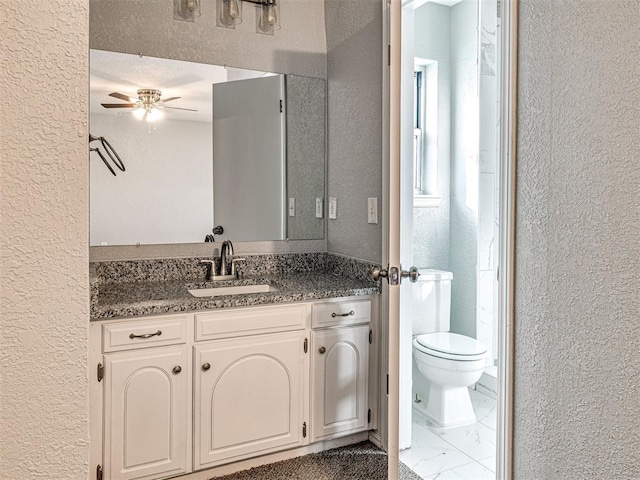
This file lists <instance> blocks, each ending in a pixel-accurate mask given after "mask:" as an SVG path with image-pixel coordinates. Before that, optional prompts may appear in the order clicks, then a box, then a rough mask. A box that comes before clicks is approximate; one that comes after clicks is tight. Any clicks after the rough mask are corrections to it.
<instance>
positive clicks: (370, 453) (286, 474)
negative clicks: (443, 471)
mask: <svg viewBox="0 0 640 480" xmlns="http://www.w3.org/2000/svg"><path fill="white" fill-rule="evenodd" d="M213 478H215V479H216V480H343V479H345V480H387V454H386V453H384V452H383V451H382V450H380V449H379V448H378V447H376V446H375V445H374V444H373V443H371V442H368V441H367V442H361V443H357V444H355V445H348V446H346V447H340V448H334V449H333V450H327V451H325V452H320V453H312V454H310V455H305V456H304V457H297V458H292V459H291V460H284V461H282V462H276V463H271V464H269V465H262V466H260V467H254V468H252V469H250V470H243V471H241V472H237V473H233V474H231V475H225V476H223V477H213ZM400 480H420V477H419V476H418V475H416V474H415V473H413V471H411V470H410V469H409V468H408V467H407V466H406V465H404V464H403V463H400Z"/></svg>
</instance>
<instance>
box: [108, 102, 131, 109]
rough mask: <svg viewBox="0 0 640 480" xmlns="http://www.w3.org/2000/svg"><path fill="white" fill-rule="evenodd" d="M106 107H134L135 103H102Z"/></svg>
mask: <svg viewBox="0 0 640 480" xmlns="http://www.w3.org/2000/svg"><path fill="white" fill-rule="evenodd" d="M100 105H102V106H103V107H104V108H133V107H135V106H136V105H135V103H101V104H100Z"/></svg>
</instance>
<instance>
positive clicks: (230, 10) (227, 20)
mask: <svg viewBox="0 0 640 480" xmlns="http://www.w3.org/2000/svg"><path fill="white" fill-rule="evenodd" d="M240 23H242V1H241V0H216V25H217V26H218V27H224V28H234V29H235V28H236V25H238V24H240Z"/></svg>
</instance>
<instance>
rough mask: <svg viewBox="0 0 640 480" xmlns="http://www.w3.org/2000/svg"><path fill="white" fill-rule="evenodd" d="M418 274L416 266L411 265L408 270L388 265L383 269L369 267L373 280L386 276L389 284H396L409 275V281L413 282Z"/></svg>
mask: <svg viewBox="0 0 640 480" xmlns="http://www.w3.org/2000/svg"><path fill="white" fill-rule="evenodd" d="M419 276H420V272H418V269H417V268H416V267H411V268H410V269H409V270H408V271H405V270H402V269H401V268H398V267H389V268H388V269H386V270H384V269H382V268H380V267H373V268H372V269H371V278H372V279H373V281H374V282H377V281H378V280H380V279H381V278H386V279H387V281H388V282H389V285H398V284H399V283H400V282H401V281H402V279H403V278H407V277H409V280H410V281H411V283H415V282H416V281H417V280H418V277H419Z"/></svg>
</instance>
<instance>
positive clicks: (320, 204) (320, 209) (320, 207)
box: [316, 197, 324, 218]
mask: <svg viewBox="0 0 640 480" xmlns="http://www.w3.org/2000/svg"><path fill="white" fill-rule="evenodd" d="M322 217H324V198H322V197H318V198H316V218H322Z"/></svg>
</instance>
